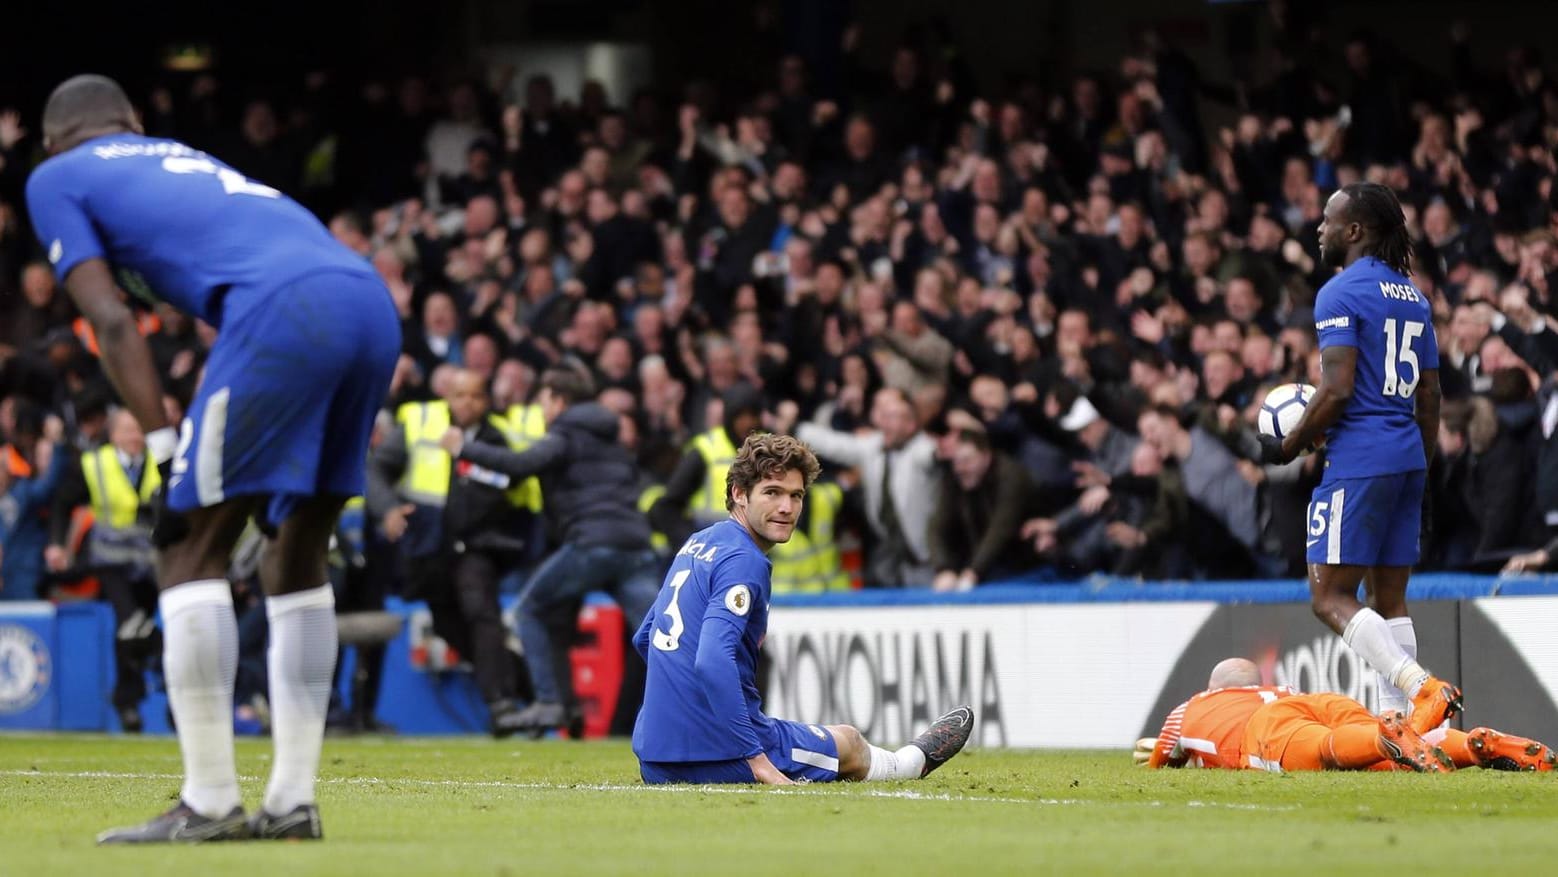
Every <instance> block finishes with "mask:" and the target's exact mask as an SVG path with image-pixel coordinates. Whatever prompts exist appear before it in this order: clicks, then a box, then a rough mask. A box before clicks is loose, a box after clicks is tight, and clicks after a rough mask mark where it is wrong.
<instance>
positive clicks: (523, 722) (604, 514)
mask: <svg viewBox="0 0 1558 877" xmlns="http://www.w3.org/2000/svg"><path fill="white" fill-rule="evenodd" d="M593 396H594V388H593V386H591V383H590V379H589V378H588V377H587V376H585V375H584V374H582V373H580V372H577V371H574V370H572V369H567V368H553V369H550V370H548V371H547V372H546V373H545V374H543V375H542V376H541V390H540V392H539V393H538V394H537V396H536V402H537V404H539V405H540V406H541V413H542V416H543V417H544V418H545V419H546V423H547V429H546V437H545V438H543V439H541V440H540V441H537V442H536V443H535V444H533V445H531V446H530V448H529V449H528V450H525V451H523V452H519V453H515V452H514V451H511V450H509V449H508V448H507V447H505V446H503V445H502V444H501V443H499V442H490V443H489V442H470V441H467V440H466V437H465V436H464V434H462V433H460V432H458V431H456V430H450V431H449V432H447V433H446V434H445V436H444V441H443V445H444V448H445V449H446V450H448V451H449V453H450V454H452V455H454V457H455V459H456V460H457V461H459V462H461V463H465V462H469V463H473V464H475V465H477V466H481V467H483V468H486V469H491V470H493V471H496V472H502V473H504V474H505V475H508V476H509V477H510V478H515V479H519V478H527V477H529V476H531V475H535V476H538V477H539V478H540V480H541V493H542V495H543V496H545V497H546V518H547V524H548V529H549V530H550V531H551V533H552V534H553V539H554V541H555V542H556V543H558V544H559V548H558V549H557V551H555V552H553V554H552V555H551V556H550V557H548V558H547V559H546V561H545V562H543V563H542V564H541V566H540V567H539V568H537V569H536V571H535V573H534V574H533V575H532V576H531V577H530V581H529V582H527V583H526V584H525V589H524V590H523V591H522V592H521V593H520V595H519V606H518V622H519V623H518V627H519V641H520V645H521V646H522V647H523V648H524V651H525V662H526V664H527V665H528V666H529V668H530V679H531V682H532V684H533V685H534V687H535V702H534V703H532V704H531V705H530V706H529V707H527V708H525V709H524V710H523V711H522V712H521V713H520V714H519V716H517V717H516V718H515V721H514V722H513V725H514V727H516V728H523V729H526V730H530V731H532V732H533V733H535V734H537V735H539V734H541V733H544V732H546V731H548V730H552V729H554V728H559V727H562V726H563V725H564V724H565V723H566V722H567V721H568V710H567V708H566V704H567V701H568V695H569V691H570V687H571V686H570V684H569V683H570V680H569V678H568V677H569V674H568V672H567V671H568V652H567V648H568V641H569V638H570V636H571V633H572V631H573V629H574V625H575V619H576V617H577V614H578V606H579V602H580V600H581V599H582V598H583V597H584V595H585V594H586V593H588V592H590V591H606V592H607V593H609V594H611V596H612V598H613V599H615V600H616V601H617V604H618V605H619V606H621V607H622V615H623V617H624V618H625V619H627V621H628V623H629V625H630V626H632V627H636V626H637V624H638V622H639V620H640V619H642V618H643V617H644V615H645V613H647V612H648V611H649V607H650V606H651V605H652V604H653V603H654V600H655V596H656V594H657V592H658V591H659V590H660V567H659V561H658V559H657V557H656V555H655V553H654V551H653V549H651V548H650V545H649V521H648V520H647V519H646V518H645V517H644V514H643V512H641V511H639V509H638V504H637V503H638V496H637V494H636V492H635V490H634V485H635V484H637V482H638V472H637V468H636V467H635V465H634V463H633V456H632V454H631V453H629V452H628V450H627V449H626V448H624V447H623V446H622V445H620V444H618V442H617V430H618V426H619V423H618V418H617V415H615V414H613V413H612V412H611V411H610V410H608V409H606V408H605V407H603V406H601V405H599V404H598V403H596V402H593V401H591V399H592V398H593Z"/></svg>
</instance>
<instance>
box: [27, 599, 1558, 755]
mask: <svg viewBox="0 0 1558 877" xmlns="http://www.w3.org/2000/svg"><path fill="white" fill-rule="evenodd" d="M1551 595H1558V575H1541V576H1514V577H1494V576H1476V575H1463V574H1456V573H1424V574H1421V575H1417V576H1414V577H1413V578H1412V582H1411V586H1410V588H1409V591H1408V596H1409V598H1410V599H1412V600H1414V601H1426V600H1467V599H1475V598H1481V597H1493V596H1551ZM591 599H592V600H598V601H605V598H604V597H599V596H596V597H592V598H591ZM1308 600H1309V591H1308V587H1307V585H1306V584H1305V583H1304V582H1303V581H1302V580H1299V579H1293V580H1281V581H1269V580H1268V581H1230V582H1139V581H1132V580H1127V579H1114V578H1108V577H1095V578H1091V579H1086V580H1083V581H1080V582H1069V583H1044V584H1034V583H1032V582H1022V581H1014V582H1002V583H994V584H990V585H985V586H982V587H979V588H976V589H974V590H972V591H968V592H965V593H960V594H937V593H932V592H930V591H923V590H873V591H852V592H846V593H833V594H815V595H790V596H780V597H776V598H775V599H774V604H775V606H777V607H779V611H781V612H782V611H783V609H784V607H787V606H792V607H862V606H925V605H991V604H1057V603H1127V602H1143V601H1156V602H1163V601H1170V602H1176V601H1177V602H1190V601H1195V602H1215V603H1225V604H1273V603H1306V602H1308ZM387 608H389V609H390V610H391V611H393V612H396V613H398V614H400V615H402V616H403V617H405V618H406V619H407V622H408V623H407V624H406V625H405V626H404V629H403V630H402V631H401V634H400V636H398V637H396V638H395V639H394V640H392V641H391V642H390V643H389V644H388V648H387V653H386V658H385V673H384V683H383V688H382V689H381V692H382V693H381V695H380V699H379V711H378V714H379V718H380V719H382V720H383V721H385V722H388V723H389V724H391V725H393V726H395V727H396V728H398V729H399V730H400V732H401V733H406V734H446V733H474V732H481V731H484V730H485V727H486V709H485V706H484V705H483V704H482V702H481V697H480V696H479V695H478V693H477V691H476V688H475V686H474V684H473V683H472V681H471V679H470V674H469V673H467V672H462V671H460V670H446V671H442V672H431V671H426V670H420V669H417V668H415V667H413V662H412V659H411V655H412V650H413V647H414V644H415V642H417V641H418V640H419V637H420V636H422V635H423V633H424V632H423V631H421V630H418V629H414V628H416V627H417V625H416V624H414V623H413V620H415V619H419V618H421V619H425V618H426V615H425V611H426V610H425V606H424V605H423V604H421V603H402V602H400V601H398V600H391V601H390V605H389V606H388V607H387ZM512 610H513V599H512V598H509V599H507V600H506V601H505V602H504V616H505V619H506V620H507V619H509V617H510V616H511V613H512ZM632 628H633V624H632V623H631V622H630V623H629V624H628V630H629V633H631V631H632ZM113 638H114V622H113V613H112V612H111V611H110V609H109V608H108V607H107V606H106V605H104V604H101V603H77V604H67V605H63V606H59V607H55V606H52V605H50V604H48V603H9V604H8V603H0V729H37V730H42V729H53V730H79V731H104V730H109V731H112V730H117V729H118V721H117V719H116V717H115V716H114V713H113V710H112V708H111V706H110V704H109V695H110V693H111V692H112V689H113V682H114V661H113V644H114V642H113ZM352 659H353V658H352V654H351V652H350V651H348V653H347V655H346V658H345V661H346V662H347V664H346V665H343V668H342V669H343V672H342V674H341V676H342V680H343V682H342V688H343V689H344V688H345V687H346V684H347V683H346V681H345V680H347V679H349V677H350V669H351V668H350V665H349V662H350V661H351V660H352ZM151 690H152V695H151V696H150V697H148V698H147V700H146V702H145V704H144V705H143V707H142V711H141V712H142V715H143V717H144V719H145V723H146V730H147V731H148V732H149V733H159V732H163V733H165V732H166V731H167V730H168V725H167V720H166V699H165V698H164V697H163V695H162V693H161V692H160V691H159V690H158V689H157V687H155V686H153V687H152V689H151Z"/></svg>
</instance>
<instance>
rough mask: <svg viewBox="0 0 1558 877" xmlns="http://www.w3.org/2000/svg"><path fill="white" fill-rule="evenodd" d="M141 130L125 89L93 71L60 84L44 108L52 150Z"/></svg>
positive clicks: (45, 131)
mask: <svg viewBox="0 0 1558 877" xmlns="http://www.w3.org/2000/svg"><path fill="white" fill-rule="evenodd" d="M140 130H141V125H140V123H139V122H137V121H136V119H135V107H134V106H132V105H131V104H130V98H129V96H128V95H126V94H125V93H124V89H122V88H120V87H119V83H117V82H115V81H113V80H112V79H109V78H108V77H106V76H98V75H96V74H93V73H86V74H82V75H80V76H72V77H71V78H69V79H67V80H65V81H64V82H62V83H60V85H59V87H58V88H56V89H54V93H53V94H51V95H49V102H48V104H46V105H45V106H44V108H43V140H44V143H45V144H46V146H47V147H48V150H49V152H50V153H59V152H64V151H65V150H67V149H70V148H71V147H73V146H75V145H76V144H78V143H80V142H82V141H83V140H89V139H91V138H93V137H100V136H102V135H104V134H115V133H118V132H121V131H135V132H139V131H140Z"/></svg>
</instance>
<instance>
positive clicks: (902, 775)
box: [866, 743, 925, 783]
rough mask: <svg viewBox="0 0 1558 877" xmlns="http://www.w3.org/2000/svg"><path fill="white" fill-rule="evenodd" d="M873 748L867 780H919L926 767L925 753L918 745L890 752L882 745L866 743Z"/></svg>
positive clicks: (870, 781) (871, 781)
mask: <svg viewBox="0 0 1558 877" xmlns="http://www.w3.org/2000/svg"><path fill="white" fill-rule="evenodd" d="M866 745H867V746H868V747H869V748H870V750H871V766H870V767H867V768H866V782H868V783H874V782H878V781H881V780H917V779H919V778H920V771H922V770H924V769H925V753H924V752H921V751H920V748H919V747H918V746H905V747H903V748H902V749H899V750H898V751H897V752H888V751H887V750H886V749H883V748H882V747H880V746H871V744H869V743H867V744H866Z"/></svg>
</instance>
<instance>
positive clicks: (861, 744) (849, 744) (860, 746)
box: [828, 725, 867, 761]
mask: <svg viewBox="0 0 1558 877" xmlns="http://www.w3.org/2000/svg"><path fill="white" fill-rule="evenodd" d="M828 730H829V731H831V732H833V742H834V744H836V745H837V746H838V751H839V760H841V761H843V760H845V759H847V758H849V757H851V756H854V755H860V756H864V754H865V752H866V749H867V744H866V738H865V735H864V734H862V733H860V730H859V729H858V728H856V727H855V726H854V725H829V726H828Z"/></svg>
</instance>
